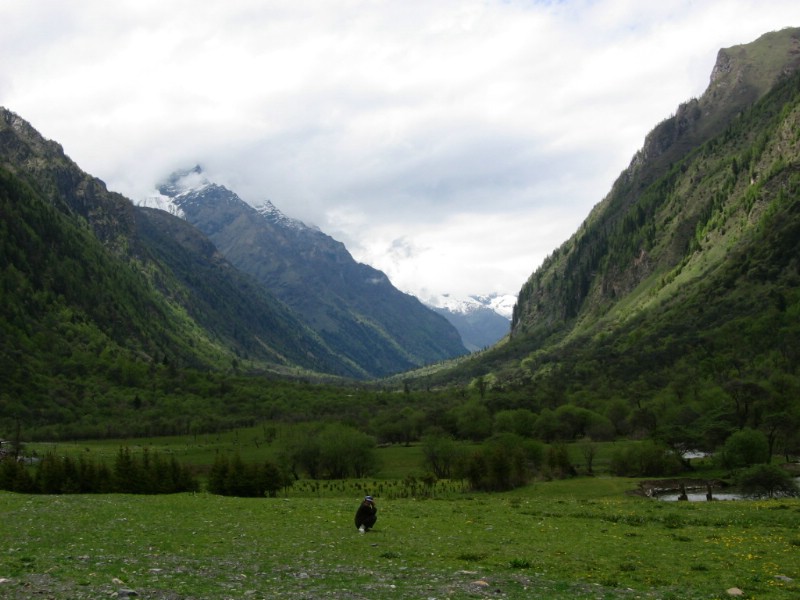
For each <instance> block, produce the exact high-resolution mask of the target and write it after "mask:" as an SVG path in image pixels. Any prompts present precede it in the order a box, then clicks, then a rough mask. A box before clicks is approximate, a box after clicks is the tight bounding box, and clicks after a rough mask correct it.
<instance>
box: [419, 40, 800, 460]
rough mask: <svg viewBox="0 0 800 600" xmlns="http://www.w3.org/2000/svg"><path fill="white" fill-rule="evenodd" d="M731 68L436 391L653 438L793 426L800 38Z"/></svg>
mask: <svg viewBox="0 0 800 600" xmlns="http://www.w3.org/2000/svg"><path fill="white" fill-rule="evenodd" d="M719 57H720V58H719V60H718V63H717V66H716V68H715V70H714V75H713V76H712V81H711V84H710V85H709V88H708V90H707V91H706V93H705V94H704V95H703V97H702V98H700V99H697V100H692V101H690V102H688V103H687V104H684V105H682V106H681V107H680V109H679V110H678V111H677V113H676V114H675V115H674V116H672V117H670V118H669V119H667V120H666V121H664V122H663V123H661V124H660V125H658V126H657V127H656V128H655V129H654V130H653V132H652V133H651V134H650V135H649V136H648V137H647V140H646V141H645V144H644V147H643V149H642V150H641V151H640V152H639V153H638V154H637V155H636V156H635V157H634V159H633V161H632V163H631V165H630V166H629V167H628V169H626V170H625V171H624V172H623V173H622V174H621V175H620V177H619V179H618V180H617V181H616V183H615V184H614V186H613V189H612V190H611V192H610V193H609V194H608V196H607V197H606V198H605V199H604V200H603V201H602V202H600V203H599V204H598V205H597V206H596V207H595V209H594V210H593V211H592V212H591V214H590V215H589V216H588V218H587V219H586V220H585V222H584V223H583V224H582V226H581V227H580V228H579V230H578V231H577V232H576V233H575V234H574V235H573V236H572V237H571V238H570V239H569V240H567V241H566V242H565V243H564V244H562V245H561V246H560V247H559V248H557V249H556V250H555V251H554V252H553V253H552V254H551V255H550V256H549V257H548V258H547V259H546V260H545V261H544V263H543V265H542V266H541V267H540V268H539V269H537V270H536V271H535V272H534V273H533V275H532V276H531V277H530V279H529V280H528V281H527V282H526V283H525V285H524V286H523V287H522V290H521V291H520V294H519V300H518V305H517V306H516V308H515V312H514V317H513V324H512V338H511V340H510V341H509V342H508V343H506V344H503V345H501V346H498V347H496V348H494V349H492V350H490V351H488V352H485V353H482V354H481V355H480V356H478V357H475V358H474V359H472V360H468V361H462V362H461V363H460V364H459V365H458V366H457V367H456V368H454V369H452V370H450V371H448V372H446V373H437V374H434V375H429V376H426V377H425V380H426V383H425V385H430V384H431V383H436V382H445V381H446V382H451V383H452V382H453V381H461V382H467V381H469V380H470V379H474V378H481V379H480V380H481V381H482V384H481V385H482V386H483V387H485V388H487V389H490V390H493V392H494V397H493V400H492V401H493V402H495V403H500V404H499V405H502V406H504V407H513V406H525V407H527V408H532V409H533V410H542V409H543V408H555V407H557V406H560V405H563V404H573V405H577V406H579V407H585V408H590V409H592V410H595V411H598V412H600V413H603V414H607V415H608V414H610V413H614V412H615V411H616V413H617V414H624V415H625V417H626V418H625V420H626V422H628V423H630V422H634V423H638V426H640V427H641V428H642V429H643V430H646V431H647V432H648V433H652V432H653V431H657V430H659V431H661V430H663V431H664V432H667V431H675V430H676V429H680V430H683V429H685V428H687V427H688V428H690V429H692V431H694V432H695V433H696V432H697V431H699V430H708V429H709V428H712V429H713V428H714V427H719V428H720V430H726V428H728V427H742V426H745V425H750V426H757V425H763V423H764V420H765V419H772V420H773V421H774V426H775V427H785V426H790V427H792V426H794V425H796V424H797V423H796V417H797V416H798V415H797V412H798V410H797V409H798V406H797V405H798V398H800V371H799V370H798V369H799V365H800V319H799V318H798V317H800V74H798V57H800V30H798V29H787V30H783V31H780V32H777V33H773V34H768V35H765V36H763V37H762V38H760V39H759V40H757V41H755V42H753V43H752V44H747V45H745V46H740V47H735V48H731V49H727V50H723V51H721V52H720V54H719ZM632 416H633V418H631V417H632ZM620 422H621V421H620ZM701 422H702V423H701ZM792 423H794V425H792ZM712 447H713V444H712Z"/></svg>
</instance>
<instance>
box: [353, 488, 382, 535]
mask: <svg viewBox="0 0 800 600" xmlns="http://www.w3.org/2000/svg"><path fill="white" fill-rule="evenodd" d="M377 520H378V507H377V506H375V501H374V500H373V499H372V496H365V497H364V501H363V502H362V503H361V505H360V506H359V507H358V510H357V511H356V528H357V529H358V530H359V531H360V532H361V533H365V532H367V531H369V530H370V529H371V528H372V527H374V526H375V521H377Z"/></svg>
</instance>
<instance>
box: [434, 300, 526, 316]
mask: <svg viewBox="0 0 800 600" xmlns="http://www.w3.org/2000/svg"><path fill="white" fill-rule="evenodd" d="M516 302H517V297H516V296H514V295H513V294H488V295H487V294H484V295H471V296H466V297H463V298H458V297H455V296H452V295H450V294H444V295H442V296H439V297H436V298H432V299H431V300H430V301H429V302H428V304H429V305H430V306H433V307H436V308H443V309H446V310H448V311H450V312H452V313H456V314H463V315H467V314H470V313H474V312H478V311H483V310H491V311H492V312H495V313H497V314H498V315H500V316H502V317H504V318H506V319H508V320H511V315H512V313H513V311H514V304H516Z"/></svg>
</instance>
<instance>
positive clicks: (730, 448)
mask: <svg viewBox="0 0 800 600" xmlns="http://www.w3.org/2000/svg"><path fill="white" fill-rule="evenodd" d="M717 456H718V460H719V462H720V465H721V466H722V467H724V468H726V469H739V468H742V467H749V466H751V465H757V464H760V463H767V462H769V442H768V441H767V436H765V435H764V434H763V433H762V432H760V431H757V430H755V429H742V430H741V431H736V432H735V433H733V434H731V436H730V437H728V439H727V440H725V444H724V445H723V446H722V449H721V450H720V451H719V452H718V453H717Z"/></svg>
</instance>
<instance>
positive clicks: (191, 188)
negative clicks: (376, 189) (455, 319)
mask: <svg viewBox="0 0 800 600" xmlns="http://www.w3.org/2000/svg"><path fill="white" fill-rule="evenodd" d="M159 191H160V192H161V194H162V198H169V199H170V202H171V207H172V209H173V210H174V211H175V212H176V213H178V214H180V215H182V216H183V217H184V218H185V219H186V220H187V221H189V222H190V223H192V224H193V225H194V226H195V227H197V228H198V229H199V230H200V231H202V232H203V233H205V234H206V235H207V236H208V237H209V238H210V239H211V240H212V241H213V242H214V244H215V245H216V247H217V248H219V250H220V252H221V253H222V254H224V255H225V257H226V258H227V259H228V260H229V261H230V262H231V263H232V264H233V265H235V266H236V267H237V268H238V269H240V270H241V271H242V272H244V273H248V274H250V275H251V276H253V277H254V278H255V279H256V280H257V281H259V282H260V283H261V284H262V285H263V286H264V287H265V288H266V289H268V290H269V291H270V292H271V293H272V294H274V295H275V296H276V297H277V298H279V299H280V300H282V301H283V302H284V303H285V304H286V305H288V306H289V307H291V308H292V310H294V311H295V312H296V313H297V314H298V315H299V316H300V317H301V318H302V319H303V321H304V322H305V323H306V324H307V325H308V326H309V327H310V328H311V329H313V330H314V331H315V332H316V334H317V335H319V337H320V338H321V339H322V340H324V341H325V343H326V344H327V345H328V347H330V348H331V349H333V350H334V351H335V352H336V353H337V354H339V355H341V356H342V357H344V358H345V359H346V360H348V361H350V362H352V363H353V364H357V365H359V367H360V368H361V369H363V372H364V373H365V374H366V375H367V376H370V377H382V376H386V375H389V374H392V373H397V372H400V371H406V370H408V369H411V368H415V367H419V366H422V365H425V364H429V363H434V362H437V361H442V360H445V359H448V358H453V357H455V356H459V355H461V354H465V353H466V349H465V348H464V345H463V344H462V342H461V338H460V336H459V334H458V331H457V330H456V329H455V327H453V325H451V324H450V323H449V322H448V321H447V319H445V318H444V317H442V316H441V315H438V314H436V313H435V312H434V311H432V310H431V309H429V308H428V307H426V306H424V305H423V304H422V303H421V302H420V301H419V300H418V299H417V298H415V297H413V296H410V295H408V294H405V293H403V292H401V291H400V290H398V289H397V288H395V287H394V286H393V285H392V283H391V281H389V278H388V277H387V276H386V275H385V274H384V273H382V272H381V271H378V270H377V269H374V268H372V267H370V266H369V265H365V264H362V263H358V262H356V261H355V260H354V259H353V257H352V256H351V255H350V253H349V252H348V251H347V249H346V248H345V246H344V244H342V243H341V242H339V241H337V240H334V239H333V238H331V237H330V236H328V235H326V234H325V233H323V232H322V231H320V230H319V229H316V228H313V227H308V226H306V225H304V224H303V223H302V222H300V221H296V220H293V219H289V218H287V217H286V216H285V215H283V214H282V213H280V211H278V210H277V209H276V208H275V207H274V206H273V205H272V203H269V202H267V203H266V204H264V205H263V206H260V207H255V208H254V207H253V206H250V205H249V204H247V203H246V202H244V200H242V199H241V198H240V197H239V196H238V195H237V194H236V193H235V192H233V191H231V190H229V189H227V188H226V187H224V186H221V185H217V184H214V183H213V182H211V181H209V180H207V179H206V178H205V175H204V174H203V173H202V170H201V169H200V168H199V167H198V168H195V169H193V170H192V171H188V172H182V173H176V174H174V175H173V176H172V177H171V178H170V179H169V180H168V181H167V182H166V183H164V184H162V185H161V186H160V190H159Z"/></svg>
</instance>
